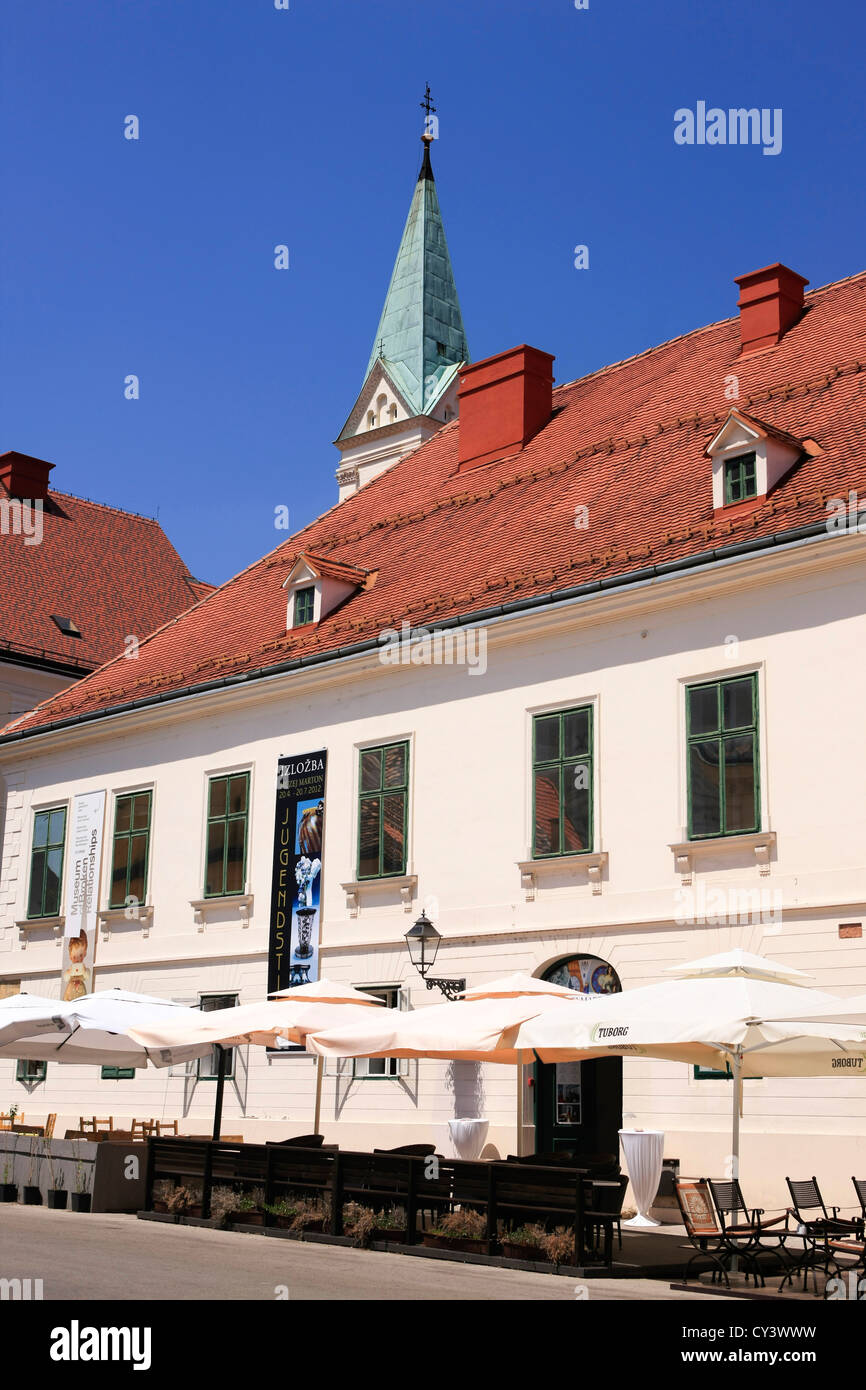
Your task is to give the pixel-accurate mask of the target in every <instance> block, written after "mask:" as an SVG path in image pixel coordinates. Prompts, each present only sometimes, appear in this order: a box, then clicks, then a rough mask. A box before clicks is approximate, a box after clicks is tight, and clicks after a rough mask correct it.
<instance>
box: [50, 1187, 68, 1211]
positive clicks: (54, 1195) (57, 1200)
mask: <svg viewBox="0 0 866 1390" xmlns="http://www.w3.org/2000/svg"><path fill="white" fill-rule="evenodd" d="M68 1197H69V1193H68V1192H67V1191H66V1188H65V1187H49V1189H48V1205H49V1207H50V1208H51V1210H52V1211H65V1210H66V1201H67V1198H68Z"/></svg>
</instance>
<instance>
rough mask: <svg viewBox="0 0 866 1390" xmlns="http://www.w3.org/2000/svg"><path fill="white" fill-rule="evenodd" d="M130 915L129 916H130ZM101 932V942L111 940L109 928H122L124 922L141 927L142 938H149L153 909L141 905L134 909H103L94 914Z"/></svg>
mask: <svg viewBox="0 0 866 1390" xmlns="http://www.w3.org/2000/svg"><path fill="white" fill-rule="evenodd" d="M130 914H131V915H130ZM96 917H97V920H98V922H99V926H100V929H101V931H102V939H103V941H108V940H110V938H111V928H112V927H113V926H118V927H119V926H122V925H123V923H124V922H136V923H138V924H139V925H140V927H141V934H142V936H143V937H148V936H150V929H151V927H152V926H153V907H152V906H150V907H148V906H145V905H144V904H141V905H140V906H138V907H136V908H127V907H104V908H102V909H101V911H99V912H97V914H96Z"/></svg>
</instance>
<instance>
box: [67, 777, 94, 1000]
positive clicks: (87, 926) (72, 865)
mask: <svg viewBox="0 0 866 1390" xmlns="http://www.w3.org/2000/svg"><path fill="white" fill-rule="evenodd" d="M104 816H105V792H104V791H101V792H86V793H84V794H80V795H78V796H76V797H74V798H73V801H72V810H71V817H70V828H69V858H68V860H67V865H66V925H65V928H64V933H63V969H62V974H61V978H60V997H61V999H64V1000H66V1001H67V1002H70V1003H71V1002H73V1001H74V1000H76V999H80V998H81V996H82V995H83V994H90V992H91V990H92V989H93V955H94V950H95V947H96V908H97V901H96V900H97V894H98V891H99V869H100V861H101V859H102V823H103V819H104Z"/></svg>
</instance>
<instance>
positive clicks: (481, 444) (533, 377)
mask: <svg viewBox="0 0 866 1390" xmlns="http://www.w3.org/2000/svg"><path fill="white" fill-rule="evenodd" d="M553 361H554V359H553V358H552V357H551V355H550V353H549V352H541V351H539V349H538V348H534V347H527V345H526V343H523V344H522V345H521V346H520V347H516V348H511V350H510V351H509V352H500V353H498V354H497V356H496V357H486V358H485V359H484V361H483V362H473V364H472V365H471V366H470V367H464V369H463V371H462V372H461V373H460V388H459V391H458V393H457V397H458V401H459V407H460V424H459V426H458V428H459V431H460V446H459V454H458V458H459V469H460V470H462V469H464V468H477V467H478V465H479V464H482V463H490V462H491V461H492V460H493V459H498V458H506V457H507V456H508V455H509V454H516V453H517V452H518V450H520V449H522V448H523V446H524V445H525V444H528V443H529V441H530V439H531V438H532V436H533V435H535V434H537V433H538V431H539V430H540V429H541V428H542V426H543V425H546V424H547V422H548V420H549V419H550V417H551V415H552V413H553Z"/></svg>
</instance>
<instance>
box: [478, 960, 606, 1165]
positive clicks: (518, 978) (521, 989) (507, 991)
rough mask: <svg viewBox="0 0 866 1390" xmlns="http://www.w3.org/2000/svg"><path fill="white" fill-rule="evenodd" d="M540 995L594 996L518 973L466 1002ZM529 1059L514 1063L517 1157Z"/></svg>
mask: <svg viewBox="0 0 866 1390" xmlns="http://www.w3.org/2000/svg"><path fill="white" fill-rule="evenodd" d="M539 995H544V996H547V997H552V998H556V999H568V1000H577V999H580V1000H583V1001H584V1002H586V1001H588V1000H589V999H591V998H592V997H593V996H591V995H589V994H584V993H583V992H582V991H581V990H574V989H569V988H568V987H567V986H566V985H557V984H554V982H553V981H552V980H542V979H540V978H539V977H538V976H537V975H527V974H525V973H523V972H518V973H517V974H515V975H503V976H502V977H501V978H500V979H498V980H492V981H490V983H489V984H486V985H475V986H473V988H472V989H467V990H464V992H463V998H464V999H513V998H529V999H532V998H537V997H538V996H539ZM526 1060H527V1059H526V1058H525V1057H523V1056H521V1055H520V1054H519V1053H516V1054H515V1057H514V1061H515V1065H516V1066H517V1153H518V1155H520V1154H522V1152H523V1100H524V1089H523V1067H524V1064H525V1062H526Z"/></svg>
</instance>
